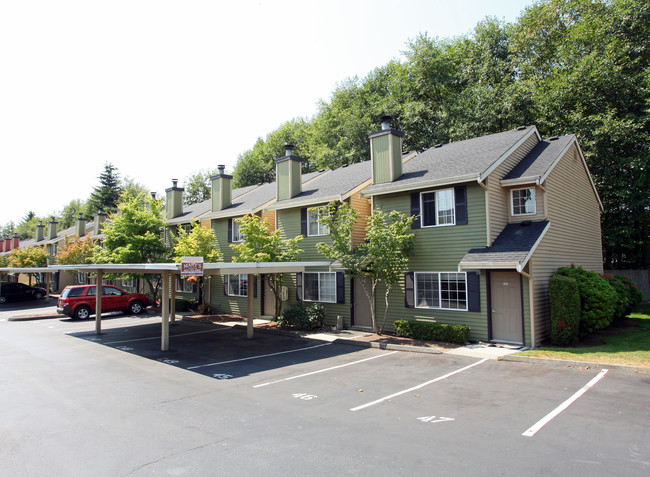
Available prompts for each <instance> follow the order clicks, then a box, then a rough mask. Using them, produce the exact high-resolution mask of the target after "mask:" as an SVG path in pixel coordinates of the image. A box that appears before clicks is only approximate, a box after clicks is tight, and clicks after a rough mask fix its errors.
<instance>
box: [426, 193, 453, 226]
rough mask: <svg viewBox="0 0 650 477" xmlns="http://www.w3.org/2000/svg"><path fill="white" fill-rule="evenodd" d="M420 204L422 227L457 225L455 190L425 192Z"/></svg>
mask: <svg viewBox="0 0 650 477" xmlns="http://www.w3.org/2000/svg"><path fill="white" fill-rule="evenodd" d="M420 202H421V204H420V210H421V217H422V227H436V226H440V225H455V224H456V211H455V203H454V189H444V190H436V191H432V192H423V193H422V194H420Z"/></svg>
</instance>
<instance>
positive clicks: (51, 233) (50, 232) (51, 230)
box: [47, 217, 58, 240]
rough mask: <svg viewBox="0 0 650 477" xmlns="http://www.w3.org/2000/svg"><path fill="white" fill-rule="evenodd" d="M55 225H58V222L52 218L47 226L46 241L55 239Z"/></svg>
mask: <svg viewBox="0 0 650 477" xmlns="http://www.w3.org/2000/svg"><path fill="white" fill-rule="evenodd" d="M57 224H58V222H57V221H56V220H54V217H52V220H50V222H49V223H48V224H47V238H48V240H52V239H54V238H56V234H57V231H56V226H57Z"/></svg>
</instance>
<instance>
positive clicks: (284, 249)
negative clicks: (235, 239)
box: [230, 215, 303, 318]
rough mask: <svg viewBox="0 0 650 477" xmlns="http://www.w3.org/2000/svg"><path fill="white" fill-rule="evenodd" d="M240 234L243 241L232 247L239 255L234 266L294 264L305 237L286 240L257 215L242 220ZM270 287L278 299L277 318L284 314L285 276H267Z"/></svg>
mask: <svg viewBox="0 0 650 477" xmlns="http://www.w3.org/2000/svg"><path fill="white" fill-rule="evenodd" d="M237 222H238V223H239V231H240V233H241V234H242V237H243V240H242V241H241V242H240V243H236V244H235V243H233V244H230V247H231V248H232V249H233V250H234V251H235V253H236V254H237V255H235V256H234V257H233V262H291V261H295V260H297V259H298V256H299V255H300V252H301V251H302V250H301V249H300V247H299V244H300V241H301V240H302V238H303V237H302V235H299V236H297V237H294V238H291V239H286V240H285V239H282V237H280V230H279V229H276V230H274V231H271V230H270V227H269V224H268V223H267V222H266V220H262V219H261V218H260V217H258V216H257V215H246V216H245V217H242V218H241V219H238V220H237ZM265 278H266V283H267V284H268V285H269V288H270V289H271V291H272V292H273V295H275V317H276V318H277V317H278V316H280V313H282V286H283V284H284V280H285V274H284V273H273V274H268V275H265Z"/></svg>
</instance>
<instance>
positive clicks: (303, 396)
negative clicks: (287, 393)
mask: <svg viewBox="0 0 650 477" xmlns="http://www.w3.org/2000/svg"><path fill="white" fill-rule="evenodd" d="M293 397H295V398H296V399H302V400H303V401H309V400H311V399H316V398H317V397H318V396H314V395H313V394H307V393H297V394H293Z"/></svg>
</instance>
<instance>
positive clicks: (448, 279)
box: [414, 272, 467, 311]
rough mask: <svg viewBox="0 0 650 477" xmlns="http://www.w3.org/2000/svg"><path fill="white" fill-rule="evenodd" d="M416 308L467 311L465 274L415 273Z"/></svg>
mask: <svg viewBox="0 0 650 477" xmlns="http://www.w3.org/2000/svg"><path fill="white" fill-rule="evenodd" d="M414 279H415V307H416V308H435V309H441V310H462V311H467V274H466V273H465V272H415V274H414Z"/></svg>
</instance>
